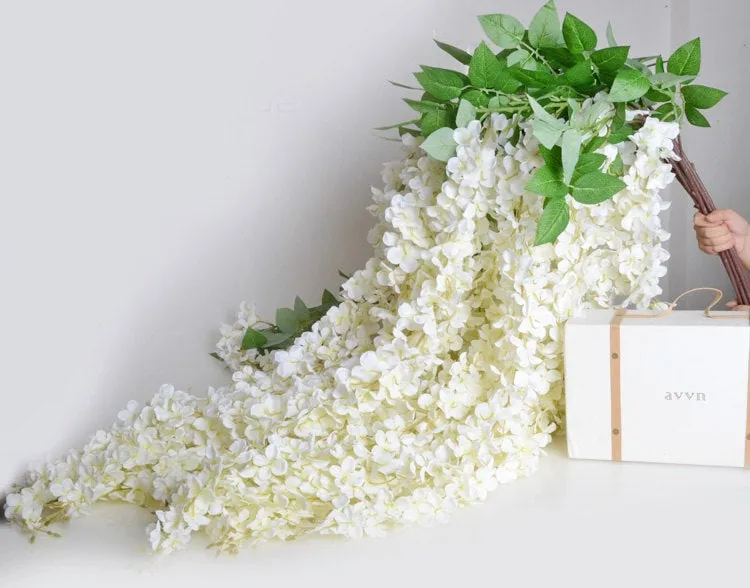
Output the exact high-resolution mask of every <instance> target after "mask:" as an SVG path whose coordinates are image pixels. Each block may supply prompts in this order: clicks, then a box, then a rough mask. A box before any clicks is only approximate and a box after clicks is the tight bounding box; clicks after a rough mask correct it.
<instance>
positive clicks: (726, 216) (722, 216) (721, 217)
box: [706, 208, 739, 223]
mask: <svg viewBox="0 0 750 588" xmlns="http://www.w3.org/2000/svg"><path fill="white" fill-rule="evenodd" d="M738 216H739V215H738V214H737V213H736V212H735V211H734V210H731V209H729V208H721V209H718V210H714V211H713V212H709V213H708V214H707V215H706V220H708V221H709V222H712V223H721V222H727V223H729V222H732V221H734V220H737V217H738Z"/></svg>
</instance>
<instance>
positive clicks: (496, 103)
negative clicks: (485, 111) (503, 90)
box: [487, 96, 500, 110]
mask: <svg viewBox="0 0 750 588" xmlns="http://www.w3.org/2000/svg"><path fill="white" fill-rule="evenodd" d="M487 108H492V109H493V110H495V109H497V108H500V96H493V97H492V98H490V100H489V102H488V103H487Z"/></svg>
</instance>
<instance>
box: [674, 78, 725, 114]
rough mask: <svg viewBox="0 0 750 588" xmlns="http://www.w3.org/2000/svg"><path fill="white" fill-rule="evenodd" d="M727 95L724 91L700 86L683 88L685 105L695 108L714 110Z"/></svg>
mask: <svg viewBox="0 0 750 588" xmlns="http://www.w3.org/2000/svg"><path fill="white" fill-rule="evenodd" d="M726 95H727V93H726V92H725V91H724V90H719V89H718V88H711V87H710V86H701V85H700V84H695V85H692V86H684V87H683V88H682V96H683V97H684V98H685V103H686V104H687V105H689V106H692V107H694V108H712V107H714V106H716V105H717V104H718V103H719V101H720V100H721V99H722V98H724V96H726Z"/></svg>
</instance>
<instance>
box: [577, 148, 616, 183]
mask: <svg viewBox="0 0 750 588" xmlns="http://www.w3.org/2000/svg"><path fill="white" fill-rule="evenodd" d="M605 161H607V156H606V155H604V154H603V153H581V156H580V157H579V158H578V163H577V164H576V169H575V171H574V172H573V177H572V178H571V181H572V182H573V183H575V182H576V181H577V180H578V179H579V178H581V177H583V176H585V175H586V174H590V173H591V172H595V171H600V170H601V169H602V166H603V165H604V162H605Z"/></svg>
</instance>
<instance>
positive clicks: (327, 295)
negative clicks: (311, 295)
mask: <svg viewBox="0 0 750 588" xmlns="http://www.w3.org/2000/svg"><path fill="white" fill-rule="evenodd" d="M320 303H321V304H323V305H326V304H328V305H331V306H336V305H337V304H339V299H338V298H336V295H335V294H333V292H330V291H329V290H327V289H326V290H323V296H322V297H321V299H320Z"/></svg>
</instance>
